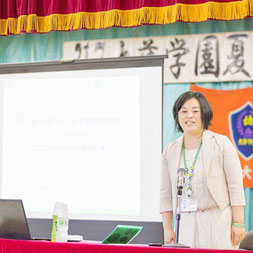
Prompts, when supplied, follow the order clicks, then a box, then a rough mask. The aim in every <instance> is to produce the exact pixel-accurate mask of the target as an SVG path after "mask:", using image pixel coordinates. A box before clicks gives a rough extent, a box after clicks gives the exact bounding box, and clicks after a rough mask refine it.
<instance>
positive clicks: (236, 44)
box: [63, 31, 253, 83]
mask: <svg viewBox="0 0 253 253" xmlns="http://www.w3.org/2000/svg"><path fill="white" fill-rule="evenodd" d="M250 45H253V32H248V31H247V32H232V33H215V34H194V35H182V36H163V37H141V38H121V39H106V40H85V41H67V42H65V43H64V52H63V58H64V59H97V58H112V57H126V56H145V55H149V56H150V55H164V54H167V55H168V59H165V66H164V70H165V71H164V82H165V83H196V82H224V81H251V80H253V64H252V63H250V62H251V61H253V59H252V58H253V47H250Z"/></svg>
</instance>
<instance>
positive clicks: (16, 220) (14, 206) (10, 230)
mask: <svg viewBox="0 0 253 253" xmlns="http://www.w3.org/2000/svg"><path fill="white" fill-rule="evenodd" d="M0 238H6V239H21V240H32V237H31V234H30V230H29V226H28V222H27V219H26V215H25V210H24V206H23V202H22V200H16V199H0Z"/></svg>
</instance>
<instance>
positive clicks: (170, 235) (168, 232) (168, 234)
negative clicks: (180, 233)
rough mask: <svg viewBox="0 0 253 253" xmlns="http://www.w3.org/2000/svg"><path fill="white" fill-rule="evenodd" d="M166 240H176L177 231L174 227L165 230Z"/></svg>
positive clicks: (168, 241) (169, 242)
mask: <svg viewBox="0 0 253 253" xmlns="http://www.w3.org/2000/svg"><path fill="white" fill-rule="evenodd" d="M164 240H165V243H166V244H171V243H172V241H173V242H174V241H175V232H174V231H173V229H167V230H165V231H164Z"/></svg>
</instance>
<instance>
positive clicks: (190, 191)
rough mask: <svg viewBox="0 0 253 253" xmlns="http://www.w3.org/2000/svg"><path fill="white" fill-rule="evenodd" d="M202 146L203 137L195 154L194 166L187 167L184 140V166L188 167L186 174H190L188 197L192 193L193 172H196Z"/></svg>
mask: <svg viewBox="0 0 253 253" xmlns="http://www.w3.org/2000/svg"><path fill="white" fill-rule="evenodd" d="M201 146H202V139H201V142H200V144H199V147H198V151H197V153H196V155H195V158H194V162H193V164H192V166H190V169H188V168H187V165H186V158H185V147H184V142H183V157H184V167H185V169H186V176H188V178H189V180H188V184H187V190H186V191H187V197H189V198H190V197H191V195H192V184H191V180H192V177H193V174H194V170H195V164H196V162H197V159H198V155H199V151H200V148H201Z"/></svg>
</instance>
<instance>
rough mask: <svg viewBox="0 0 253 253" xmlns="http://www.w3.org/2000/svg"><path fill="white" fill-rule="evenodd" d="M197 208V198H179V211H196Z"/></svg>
mask: <svg viewBox="0 0 253 253" xmlns="http://www.w3.org/2000/svg"><path fill="white" fill-rule="evenodd" d="M197 210H198V200H197V199H192V198H186V199H181V201H180V212H182V213H185V212H196V211H197Z"/></svg>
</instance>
